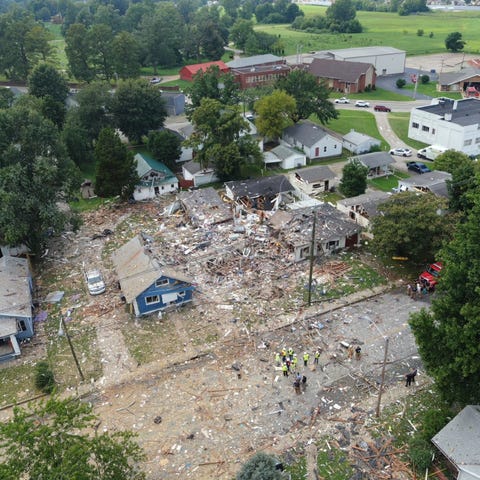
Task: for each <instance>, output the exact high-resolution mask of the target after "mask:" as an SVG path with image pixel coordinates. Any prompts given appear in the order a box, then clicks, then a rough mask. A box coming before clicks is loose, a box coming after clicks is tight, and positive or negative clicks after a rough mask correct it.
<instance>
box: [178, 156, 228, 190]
mask: <svg viewBox="0 0 480 480" xmlns="http://www.w3.org/2000/svg"><path fill="white" fill-rule="evenodd" d="M182 175H183V178H184V179H185V180H186V181H187V182H193V186H194V187H200V186H202V185H207V184H208V183H214V182H218V180H219V178H218V176H217V174H216V173H215V169H214V168H213V167H206V168H203V167H202V166H201V165H200V163H198V162H196V161H195V160H191V161H190V162H187V163H184V164H183V165H182Z"/></svg>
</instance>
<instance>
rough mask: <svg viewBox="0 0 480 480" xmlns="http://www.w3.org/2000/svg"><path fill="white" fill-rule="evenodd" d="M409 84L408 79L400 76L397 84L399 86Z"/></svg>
mask: <svg viewBox="0 0 480 480" xmlns="http://www.w3.org/2000/svg"><path fill="white" fill-rule="evenodd" d="M406 84H407V81H406V80H405V79H404V78H399V79H398V80H397V82H396V84H395V85H397V88H403V87H404V86H405V85H406Z"/></svg>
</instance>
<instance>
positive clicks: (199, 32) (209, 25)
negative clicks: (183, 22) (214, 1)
mask: <svg viewBox="0 0 480 480" xmlns="http://www.w3.org/2000/svg"><path fill="white" fill-rule="evenodd" d="M193 24H194V32H195V40H196V43H197V51H198V53H199V54H200V55H201V56H202V57H205V58H208V59H209V60H220V58H222V55H223V54H224V52H225V49H224V47H225V46H226V45H227V40H228V29H227V28H226V27H225V26H224V25H223V23H222V21H221V17H220V10H219V8H218V7H217V6H211V7H202V8H201V9H200V10H198V11H197V12H196V13H195V18H194V22H193ZM198 60H200V59H198Z"/></svg>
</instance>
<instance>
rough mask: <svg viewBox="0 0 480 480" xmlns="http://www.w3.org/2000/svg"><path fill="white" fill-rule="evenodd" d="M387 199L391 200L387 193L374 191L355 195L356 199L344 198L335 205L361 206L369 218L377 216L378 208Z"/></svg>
mask: <svg viewBox="0 0 480 480" xmlns="http://www.w3.org/2000/svg"><path fill="white" fill-rule="evenodd" d="M389 198H391V195H390V194H389V193H387V192H377V191H374V192H368V193H364V194H363V195H357V196H356V197H350V198H345V199H343V200H339V201H338V202H337V203H339V204H341V205H344V206H345V207H353V206H355V205H361V206H362V207H363V208H364V209H365V211H366V212H367V213H368V216H369V217H370V218H371V217H374V216H375V215H378V206H379V205H380V204H382V203H384V202H386V201H387V200H388V199H389Z"/></svg>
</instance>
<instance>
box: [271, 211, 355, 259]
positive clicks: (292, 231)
mask: <svg viewBox="0 0 480 480" xmlns="http://www.w3.org/2000/svg"><path fill="white" fill-rule="evenodd" d="M314 217H315V238H314V239H313V241H312V235H313V223H314ZM269 226H270V227H271V229H272V236H273V237H274V238H276V239H277V240H278V241H279V242H280V243H282V244H284V245H285V246H286V247H287V248H288V249H289V251H290V252H291V255H292V260H293V261H294V262H301V261H303V260H307V259H309V258H310V252H311V248H312V243H313V248H314V254H315V256H316V257H325V256H328V255H330V254H332V253H335V252H338V251H340V250H343V249H345V248H350V247H354V246H356V245H358V242H359V232H360V227H359V225H357V224H356V223H355V222H353V221H352V220H350V219H349V218H348V217H347V216H346V215H344V214H343V213H341V212H339V211H338V210H337V209H336V208H335V207H333V206H332V205H330V204H329V203H322V204H320V205H317V206H316V207H313V208H302V209H296V210H290V211H283V210H277V211H276V212H275V213H274V214H273V215H272V216H271V217H270V219H269Z"/></svg>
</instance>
